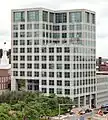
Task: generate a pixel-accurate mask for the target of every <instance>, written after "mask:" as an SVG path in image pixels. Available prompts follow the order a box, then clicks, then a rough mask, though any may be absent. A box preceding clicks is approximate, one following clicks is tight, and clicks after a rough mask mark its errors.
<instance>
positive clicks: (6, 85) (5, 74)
mask: <svg viewBox="0 0 108 120" xmlns="http://www.w3.org/2000/svg"><path fill="white" fill-rule="evenodd" d="M5 44H6V43H4V49H3V55H2V58H1V59H0V93H1V92H2V91H5V90H7V89H10V88H11V75H10V71H11V65H10V64H9V59H8V57H7V50H6V48H5Z"/></svg>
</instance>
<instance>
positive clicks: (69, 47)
mask: <svg viewBox="0 0 108 120" xmlns="http://www.w3.org/2000/svg"><path fill="white" fill-rule="evenodd" d="M95 26H96V25H95V12H93V11H90V10H86V9H73V10H58V11H53V10H49V9H44V8H29V9H16V10H12V23H11V28H12V31H11V34H12V38H11V40H12V47H11V62H12V81H11V89H12V90H17V89H18V88H19V86H20V85H19V84H20V83H21V82H24V83H25V89H26V90H29V91H41V92H43V93H45V94H46V95H49V94H51V93H55V94H57V95H58V96H68V97H70V98H71V99H72V100H73V101H74V102H75V103H74V104H75V105H76V106H78V107H80V106H86V105H88V106H92V104H95V102H96V86H95V83H96V72H95V71H96V69H95V66H96V59H95V58H96V33H95Z"/></svg>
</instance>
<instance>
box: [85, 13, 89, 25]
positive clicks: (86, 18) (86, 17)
mask: <svg viewBox="0 0 108 120" xmlns="http://www.w3.org/2000/svg"><path fill="white" fill-rule="evenodd" d="M85 20H86V21H85V22H86V23H89V22H90V13H89V12H85Z"/></svg>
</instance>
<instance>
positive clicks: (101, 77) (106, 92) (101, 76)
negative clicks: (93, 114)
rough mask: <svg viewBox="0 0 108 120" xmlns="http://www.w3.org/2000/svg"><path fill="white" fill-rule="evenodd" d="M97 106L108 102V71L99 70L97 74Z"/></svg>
mask: <svg viewBox="0 0 108 120" xmlns="http://www.w3.org/2000/svg"><path fill="white" fill-rule="evenodd" d="M96 80H97V82H96V89H97V90H96V91H97V100H96V103H97V107H100V106H102V105H103V104H108V71H97V74H96Z"/></svg>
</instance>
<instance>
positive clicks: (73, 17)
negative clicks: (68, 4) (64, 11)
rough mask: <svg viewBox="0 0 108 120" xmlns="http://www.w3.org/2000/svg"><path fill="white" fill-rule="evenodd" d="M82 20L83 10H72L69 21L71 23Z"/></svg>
mask: <svg viewBox="0 0 108 120" xmlns="http://www.w3.org/2000/svg"><path fill="white" fill-rule="evenodd" d="M81 21H82V14H81V12H70V13H69V22H70V23H75V22H81Z"/></svg>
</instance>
